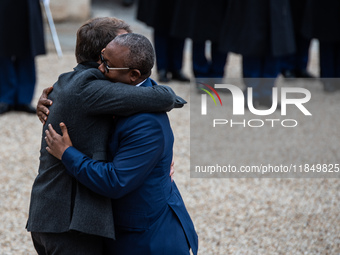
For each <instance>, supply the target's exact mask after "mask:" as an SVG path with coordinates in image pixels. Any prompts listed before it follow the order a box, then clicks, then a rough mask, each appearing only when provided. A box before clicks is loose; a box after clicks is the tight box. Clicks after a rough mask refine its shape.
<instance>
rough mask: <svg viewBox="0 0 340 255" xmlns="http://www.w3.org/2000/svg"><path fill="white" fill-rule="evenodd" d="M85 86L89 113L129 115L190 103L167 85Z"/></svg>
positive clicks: (95, 82) (85, 98) (105, 82)
mask: <svg viewBox="0 0 340 255" xmlns="http://www.w3.org/2000/svg"><path fill="white" fill-rule="evenodd" d="M91 83H93V84H89V85H88V86H84V89H83V92H82V95H81V96H82V100H83V101H84V104H83V106H82V107H84V110H85V111H87V112H88V113H89V114H110V115H116V116H129V115H132V114H135V113H139V112H166V111H170V110H171V109H173V108H178V107H182V106H183V104H184V103H186V102H185V101H184V100H183V99H181V98H180V97H178V96H176V94H175V93H174V91H173V90H172V89H171V88H170V87H168V86H163V85H155V86H152V87H142V86H140V87H135V86H132V85H126V84H122V83H111V82H109V81H103V80H101V81H92V82H91Z"/></svg>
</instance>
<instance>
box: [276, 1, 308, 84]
mask: <svg viewBox="0 0 340 255" xmlns="http://www.w3.org/2000/svg"><path fill="white" fill-rule="evenodd" d="M306 1H307V0H298V1H296V0H290V1H289V3H290V8H291V14H292V20H293V29H294V36H295V42H296V52H295V53H294V54H291V55H289V56H285V57H283V58H282V62H281V72H282V75H283V76H284V77H285V78H314V77H313V76H312V75H311V74H310V73H309V72H308V71H307V65H308V60H309V46H310V42H311V39H307V38H305V37H303V36H302V32H301V27H302V20H303V15H304V13H305V8H306Z"/></svg>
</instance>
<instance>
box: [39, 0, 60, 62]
mask: <svg viewBox="0 0 340 255" xmlns="http://www.w3.org/2000/svg"><path fill="white" fill-rule="evenodd" d="M40 2H41V3H42V4H43V5H44V10H45V14H46V17H47V20H48V24H49V26H50V30H51V34H52V38H53V43H54V47H55V49H56V51H57V54H58V57H60V58H61V57H62V56H63V52H62V51H61V47H60V42H59V38H58V34H57V31H56V29H55V25H54V21H53V17H52V13H51V9H50V0H41V1H40Z"/></svg>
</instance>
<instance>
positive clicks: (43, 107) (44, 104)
mask: <svg viewBox="0 0 340 255" xmlns="http://www.w3.org/2000/svg"><path fill="white" fill-rule="evenodd" d="M52 90H53V87H48V88H45V89H44V90H43V92H42V93H41V96H40V98H39V101H38V104H37V115H38V118H39V120H40V121H41V123H43V124H45V123H46V120H47V117H48V115H49V113H50V111H49V109H48V107H49V106H51V105H52V101H51V100H49V99H48V98H47V97H48V94H50V93H51V91H52Z"/></svg>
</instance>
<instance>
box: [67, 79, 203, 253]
mask: <svg viewBox="0 0 340 255" xmlns="http://www.w3.org/2000/svg"><path fill="white" fill-rule="evenodd" d="M152 82H153V81H152V80H150V79H148V80H147V81H146V82H145V84H143V85H144V86H145V85H151V83H152ZM173 141H174V137H173V133H172V130H171V127H170V123H169V119H168V116H167V114H166V113H141V114H136V115H133V116H130V117H124V118H119V119H118V120H117V123H116V128H115V130H114V133H113V136H112V139H111V142H110V151H111V157H112V162H108V163H104V162H99V161H95V160H92V159H91V158H89V157H87V156H86V155H84V154H83V153H81V152H79V151H77V150H76V149H75V148H74V147H69V148H68V149H67V150H66V151H65V152H64V154H63V157H62V161H63V163H64V165H65V166H66V168H67V170H68V171H69V173H71V174H72V175H73V176H74V177H75V178H77V179H78V180H79V181H80V182H81V183H83V184H84V185H86V186H87V187H88V188H90V189H91V190H93V191H94V192H96V193H99V194H101V195H104V196H108V197H110V198H112V199H113V200H112V203H113V215H114V221H115V230H116V241H111V243H110V244H109V245H108V247H109V248H110V249H111V250H110V254H111V253H112V254H124V255H128V254H157V255H159V254H169V255H173V254H176V255H178V254H189V247H191V249H192V251H193V253H194V254H197V249H198V237H197V234H196V232H195V229H194V225H193V223H192V220H191V218H190V216H189V214H188V212H187V210H186V208H185V205H184V202H183V200H182V198H181V195H180V193H179V191H178V189H177V186H176V184H175V183H174V182H171V178H170V176H169V171H170V165H171V162H172V149H173Z"/></svg>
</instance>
